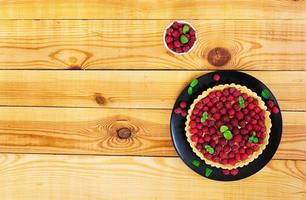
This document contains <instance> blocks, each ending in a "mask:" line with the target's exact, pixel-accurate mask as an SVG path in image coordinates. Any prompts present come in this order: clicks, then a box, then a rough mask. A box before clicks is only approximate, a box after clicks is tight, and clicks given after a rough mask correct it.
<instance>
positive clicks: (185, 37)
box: [163, 21, 197, 55]
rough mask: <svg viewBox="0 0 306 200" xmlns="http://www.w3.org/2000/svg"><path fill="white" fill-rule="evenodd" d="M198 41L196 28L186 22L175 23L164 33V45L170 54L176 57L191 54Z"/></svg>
mask: <svg viewBox="0 0 306 200" xmlns="http://www.w3.org/2000/svg"><path fill="white" fill-rule="evenodd" d="M196 40H197V35H196V31H195V28H194V27H193V26H192V25H191V24H190V23H188V22H185V21H175V22H173V23H172V24H170V25H169V26H168V27H167V28H166V29H165V31H164V37H163V41H164V44H165V46H166V48H167V49H168V50H169V51H170V52H172V53H173V54H176V55H182V54H186V53H188V52H190V51H191V50H192V49H193V47H194V46H195V43H196Z"/></svg>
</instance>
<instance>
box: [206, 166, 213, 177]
mask: <svg viewBox="0 0 306 200" xmlns="http://www.w3.org/2000/svg"><path fill="white" fill-rule="evenodd" d="M211 173H212V169H210V168H208V167H206V168H205V176H206V177H208V176H210V175H211Z"/></svg>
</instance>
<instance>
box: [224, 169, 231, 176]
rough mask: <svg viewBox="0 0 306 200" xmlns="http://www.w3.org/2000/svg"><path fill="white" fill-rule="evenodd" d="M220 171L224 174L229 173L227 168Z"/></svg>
mask: <svg viewBox="0 0 306 200" xmlns="http://www.w3.org/2000/svg"><path fill="white" fill-rule="evenodd" d="M222 173H223V174H224V175H229V174H230V170H228V169H222Z"/></svg>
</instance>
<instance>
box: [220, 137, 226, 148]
mask: <svg viewBox="0 0 306 200" xmlns="http://www.w3.org/2000/svg"><path fill="white" fill-rule="evenodd" d="M219 143H220V144H221V145H222V146H224V145H225V144H226V140H225V138H221V139H220V141H219Z"/></svg>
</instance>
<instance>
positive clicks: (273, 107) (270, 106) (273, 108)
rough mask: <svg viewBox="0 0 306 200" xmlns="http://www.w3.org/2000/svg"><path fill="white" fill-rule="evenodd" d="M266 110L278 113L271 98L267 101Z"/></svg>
mask: <svg viewBox="0 0 306 200" xmlns="http://www.w3.org/2000/svg"><path fill="white" fill-rule="evenodd" d="M267 106H268V111H269V112H271V113H274V114H277V113H279V109H278V108H277V107H276V106H275V105H274V102H273V101H272V100H269V101H268V102H267Z"/></svg>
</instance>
